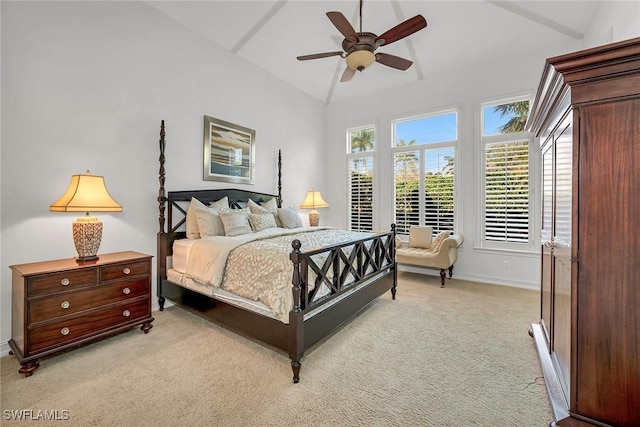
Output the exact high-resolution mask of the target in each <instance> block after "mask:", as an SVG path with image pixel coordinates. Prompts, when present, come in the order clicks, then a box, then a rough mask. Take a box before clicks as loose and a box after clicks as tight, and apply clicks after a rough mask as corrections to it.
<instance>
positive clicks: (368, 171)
mask: <svg viewBox="0 0 640 427" xmlns="http://www.w3.org/2000/svg"><path fill="white" fill-rule="evenodd" d="M349 229H350V230H354V231H372V230H373V157H360V158H356V159H351V160H349Z"/></svg>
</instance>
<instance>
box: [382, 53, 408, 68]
mask: <svg viewBox="0 0 640 427" xmlns="http://www.w3.org/2000/svg"><path fill="white" fill-rule="evenodd" d="M376 62H379V63H381V64H382V65H386V66H387V67H391V68H395V69H397V70H402V71H404V70H406V69H408V68H409V67H411V65H412V64H413V62H412V61H409V60H408V59H404V58H400V57H399V56H395V55H389V54H388V53H376Z"/></svg>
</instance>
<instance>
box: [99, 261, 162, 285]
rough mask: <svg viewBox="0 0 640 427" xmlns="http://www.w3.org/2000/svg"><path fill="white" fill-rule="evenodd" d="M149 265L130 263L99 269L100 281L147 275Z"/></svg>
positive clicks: (143, 262) (145, 262) (142, 262)
mask: <svg viewBox="0 0 640 427" xmlns="http://www.w3.org/2000/svg"><path fill="white" fill-rule="evenodd" d="M150 268H151V263H150V262H148V261H140V262H130V263H123V264H118V265H109V266H105V267H100V281H101V282H106V281H108V280H115V279H124V278H125V277H131V276H138V275H140V274H149V273H150Z"/></svg>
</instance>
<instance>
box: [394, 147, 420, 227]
mask: <svg viewBox="0 0 640 427" xmlns="http://www.w3.org/2000/svg"><path fill="white" fill-rule="evenodd" d="M393 157H394V158H393V165H394V166H393V180H394V189H395V191H394V201H395V203H394V204H395V215H394V222H395V224H396V232H397V233H400V234H409V226H411V225H419V224H420V187H419V185H420V173H419V170H420V169H419V165H420V152H419V151H403V152H401V153H396V154H395V155H394V156H393Z"/></svg>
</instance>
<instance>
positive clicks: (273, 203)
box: [260, 197, 282, 227]
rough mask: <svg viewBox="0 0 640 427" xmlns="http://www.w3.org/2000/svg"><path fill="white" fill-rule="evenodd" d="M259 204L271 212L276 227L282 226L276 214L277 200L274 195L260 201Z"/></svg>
mask: <svg viewBox="0 0 640 427" xmlns="http://www.w3.org/2000/svg"><path fill="white" fill-rule="evenodd" d="M260 206H262V207H263V208H265V209H266V210H268V211H269V212H271V213H272V214H273V217H274V218H275V220H276V225H277V226H278V227H282V222H281V221H280V217H279V216H278V201H277V200H276V198H275V197H272V198H271V199H269V200H267V201H266V202H262V203H260Z"/></svg>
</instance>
